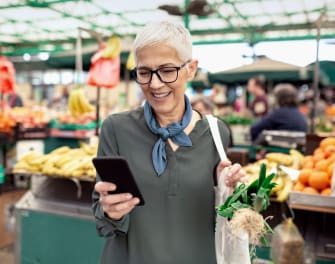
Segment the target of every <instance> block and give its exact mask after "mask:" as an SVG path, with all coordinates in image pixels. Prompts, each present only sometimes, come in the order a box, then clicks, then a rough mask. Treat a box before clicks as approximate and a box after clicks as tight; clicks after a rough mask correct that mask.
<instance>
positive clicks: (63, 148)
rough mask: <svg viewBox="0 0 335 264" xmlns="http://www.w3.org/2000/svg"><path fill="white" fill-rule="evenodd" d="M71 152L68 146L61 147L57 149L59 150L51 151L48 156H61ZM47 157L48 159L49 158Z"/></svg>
mask: <svg viewBox="0 0 335 264" xmlns="http://www.w3.org/2000/svg"><path fill="white" fill-rule="evenodd" d="M70 150H71V148H70V147H69V146H62V147H59V148H56V149H54V150H53V151H51V152H50V153H49V155H50V156H51V155H63V154H65V153H66V152H68V151H70ZM50 156H49V157H50Z"/></svg>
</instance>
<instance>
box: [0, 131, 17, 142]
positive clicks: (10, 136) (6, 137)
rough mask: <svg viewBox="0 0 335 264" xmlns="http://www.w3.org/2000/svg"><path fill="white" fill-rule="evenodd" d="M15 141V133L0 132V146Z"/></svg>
mask: <svg viewBox="0 0 335 264" xmlns="http://www.w3.org/2000/svg"><path fill="white" fill-rule="evenodd" d="M14 141H15V133H8V132H3V131H0V145H6V144H10V143H13V142H14Z"/></svg>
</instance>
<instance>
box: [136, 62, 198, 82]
mask: <svg viewBox="0 0 335 264" xmlns="http://www.w3.org/2000/svg"><path fill="white" fill-rule="evenodd" d="M191 61H192V60H187V61H186V62H184V63H183V64H182V65H180V66H166V67H161V68H158V69H156V70H149V71H150V78H149V81H148V82H145V83H143V82H139V81H138V80H137V73H136V71H137V68H134V69H132V70H131V71H130V74H131V76H132V77H133V79H134V80H135V82H137V83H138V84H142V85H144V84H149V83H151V81H152V76H153V75H154V74H156V75H157V77H158V79H159V80H160V81H161V82H162V83H174V82H175V81H177V80H178V77H179V71H180V70H181V69H182V68H184V67H185V66H186V65H187V64H188V63H190V62H191ZM164 68H175V69H176V71H177V76H176V79H175V80H174V81H171V82H165V81H163V80H162V77H161V76H160V75H159V73H158V71H159V70H161V69H164Z"/></svg>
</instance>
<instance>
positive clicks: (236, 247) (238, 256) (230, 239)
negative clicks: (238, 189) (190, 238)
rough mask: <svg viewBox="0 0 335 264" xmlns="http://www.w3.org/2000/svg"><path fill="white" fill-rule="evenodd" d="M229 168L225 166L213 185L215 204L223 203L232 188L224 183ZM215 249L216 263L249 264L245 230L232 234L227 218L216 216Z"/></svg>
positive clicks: (247, 239)
mask: <svg viewBox="0 0 335 264" xmlns="http://www.w3.org/2000/svg"><path fill="white" fill-rule="evenodd" d="M228 171H229V169H228V168H225V169H224V170H223V171H222V172H221V175H220V176H219V178H218V181H217V182H218V185H217V187H215V206H219V205H221V204H223V203H224V201H225V200H226V199H227V197H228V196H229V194H230V193H231V191H232V189H231V188H228V187H227V186H226V184H225V182H224V181H225V178H226V175H227V173H228ZM215 251H216V262H217V264H242V263H243V264H250V263H251V262H250V252H249V237H248V234H247V232H245V231H244V230H241V233H240V234H238V235H235V234H234V235H233V234H232V232H231V227H230V224H229V221H228V219H227V218H225V217H222V216H220V215H217V216H216V225H215Z"/></svg>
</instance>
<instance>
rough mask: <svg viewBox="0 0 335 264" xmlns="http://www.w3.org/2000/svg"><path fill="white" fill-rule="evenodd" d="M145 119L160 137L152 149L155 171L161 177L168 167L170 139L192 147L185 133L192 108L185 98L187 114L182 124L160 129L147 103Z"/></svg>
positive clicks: (172, 124)
mask: <svg viewBox="0 0 335 264" xmlns="http://www.w3.org/2000/svg"><path fill="white" fill-rule="evenodd" d="M144 118H145V121H146V123H147V125H148V127H149V129H150V130H151V132H152V133H154V134H156V135H159V139H158V140H157V141H156V143H155V145H154V147H153V149H152V162H153V165H154V168H155V171H156V172H157V174H158V176H160V175H161V174H162V173H163V172H164V170H165V168H166V165H167V158H166V150H165V146H166V141H167V139H168V138H170V139H171V140H172V141H173V142H174V143H175V144H177V145H178V146H183V147H191V146H192V141H191V139H190V138H189V137H188V136H187V135H186V134H185V132H184V129H185V127H187V126H188V124H189V123H190V121H191V118H192V106H191V103H190V101H189V100H188V98H187V96H185V113H184V116H183V118H182V120H181V121H180V122H172V123H171V124H169V125H168V126H167V127H160V125H159V123H158V122H157V120H156V118H155V116H154V115H153V113H152V110H151V106H150V105H149V103H148V102H145V104H144Z"/></svg>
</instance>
